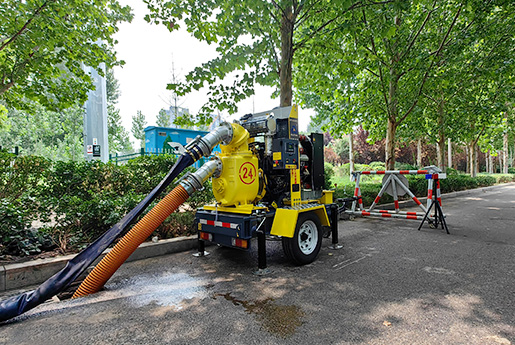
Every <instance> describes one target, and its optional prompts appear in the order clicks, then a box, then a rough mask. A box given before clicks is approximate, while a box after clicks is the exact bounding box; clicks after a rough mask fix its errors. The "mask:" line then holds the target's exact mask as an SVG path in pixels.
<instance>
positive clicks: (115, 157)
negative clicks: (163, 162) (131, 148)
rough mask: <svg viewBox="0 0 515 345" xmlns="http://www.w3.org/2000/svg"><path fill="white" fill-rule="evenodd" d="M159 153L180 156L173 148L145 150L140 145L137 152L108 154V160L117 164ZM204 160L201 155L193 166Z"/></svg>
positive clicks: (200, 164)
mask: <svg viewBox="0 0 515 345" xmlns="http://www.w3.org/2000/svg"><path fill="white" fill-rule="evenodd" d="M159 155H174V156H175V157H176V158H177V157H179V156H180V155H179V154H177V153H175V150H174V149H157V150H156V149H154V150H149V151H145V149H144V148H143V147H142V148H141V149H140V151H139V152H135V153H129V154H125V155H119V154H118V153H116V154H109V161H110V162H113V163H115V164H116V165H118V164H125V163H127V162H128V161H129V160H131V159H134V158H137V157H141V156H159ZM205 160H206V158H204V157H202V158H200V159H199V160H198V161H197V162H195V164H194V165H193V166H194V167H195V168H197V169H198V168H200V167H201V166H202V165H203V164H204V162H205Z"/></svg>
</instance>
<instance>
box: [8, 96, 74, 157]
mask: <svg viewBox="0 0 515 345" xmlns="http://www.w3.org/2000/svg"><path fill="white" fill-rule="evenodd" d="M31 107H32V109H33V110H32V111H31V112H30V113H28V112H26V111H20V110H15V109H9V112H8V113H7V123H8V126H7V128H3V129H2V128H0V146H4V147H9V148H11V147H13V146H18V147H19V148H20V153H21V154H33V155H39V156H43V157H45V158H48V159H53V160H62V161H68V160H73V161H78V160H82V159H84V152H83V150H84V140H83V133H82V132H83V120H84V110H83V108H82V107H80V106H78V105H76V106H73V107H70V108H68V109H66V110H63V111H61V112H53V111H49V110H47V109H46V108H44V107H43V106H41V105H39V104H32V105H31Z"/></svg>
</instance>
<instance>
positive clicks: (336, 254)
mask: <svg viewBox="0 0 515 345" xmlns="http://www.w3.org/2000/svg"><path fill="white" fill-rule="evenodd" d="M443 203H444V205H443V209H444V212H445V213H446V214H447V223H448V225H449V230H450V232H451V234H450V235H447V234H445V233H444V232H443V231H442V230H441V229H440V230H434V229H430V228H429V227H428V226H424V227H423V229H422V231H417V230H416V229H417V227H418V222H416V221H402V220H393V219H372V218H365V219H363V218H358V219H356V220H354V221H340V223H339V229H340V237H339V239H340V242H341V243H342V244H344V248H343V249H342V250H339V251H334V250H330V249H328V248H327V247H328V246H329V244H330V242H331V240H330V239H324V247H323V249H322V251H321V253H320V256H319V258H318V260H317V261H315V262H314V263H312V264H310V265H307V266H304V267H296V266H293V265H291V264H290V263H289V262H288V261H286V259H285V258H284V256H283V253H282V248H281V245H280V243H279V242H269V243H268V247H267V248H268V263H269V267H270V268H271V269H272V270H273V272H272V273H271V274H269V275H267V276H262V277H260V276H255V275H253V274H252V272H253V270H255V268H256V259H257V255H256V252H255V251H253V252H250V253H245V252H241V251H236V250H230V249H227V248H219V247H210V248H208V249H209V251H210V252H211V255H209V256H207V257H204V258H195V257H193V256H192V255H191V254H192V252H185V253H179V254H173V255H168V256H163V257H159V258H153V259H147V260H141V261H137V262H132V263H128V264H124V265H123V266H122V268H121V269H120V270H119V271H118V272H117V273H116V274H115V276H114V277H113V278H112V279H111V280H110V281H109V283H108V284H107V286H106V289H105V290H104V291H102V292H100V293H97V294H96V295H94V296H89V297H86V298H81V299H77V300H73V301H72V300H66V301H61V302H55V301H54V302H49V303H45V304H44V305H41V306H39V307H38V308H36V309H34V310H32V311H30V312H28V313H27V314H26V315H24V316H22V317H19V318H17V319H15V320H12V321H10V322H8V323H6V324H3V325H0V344H9V345H14V344H31V345H32V344H42V345H43V344H52V345H59V344H296V345H298V344H505V345H506V344H515V185H514V184H511V185H505V186H499V187H495V188H493V189H487V190H484V191H483V190H479V191H477V192H474V193H472V194H468V195H466V196H462V197H456V198H452V199H445V197H444V199H443Z"/></svg>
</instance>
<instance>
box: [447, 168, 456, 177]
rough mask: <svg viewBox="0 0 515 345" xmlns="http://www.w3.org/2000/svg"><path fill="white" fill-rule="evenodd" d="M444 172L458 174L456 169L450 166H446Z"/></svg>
mask: <svg viewBox="0 0 515 345" xmlns="http://www.w3.org/2000/svg"><path fill="white" fill-rule="evenodd" d="M446 173H447V175H458V174H459V172H458V170H456V169H453V168H450V167H447V171H446Z"/></svg>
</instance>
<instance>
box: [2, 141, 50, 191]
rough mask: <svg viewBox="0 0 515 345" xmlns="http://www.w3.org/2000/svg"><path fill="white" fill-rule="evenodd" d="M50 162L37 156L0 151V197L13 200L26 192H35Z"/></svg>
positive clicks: (46, 172)
mask: <svg viewBox="0 0 515 345" xmlns="http://www.w3.org/2000/svg"><path fill="white" fill-rule="evenodd" d="M50 166H51V162H50V161H49V160H47V159H45V158H42V157H37V156H15V155H14V154H11V153H6V152H4V151H1V152H0V199H4V198H6V199H9V200H11V201H14V200H16V199H19V198H20V197H21V196H22V195H23V194H24V193H26V192H35V191H36V189H37V187H38V185H39V184H40V183H41V181H42V180H43V179H44V178H45V176H46V175H47V174H48V173H49V168H50Z"/></svg>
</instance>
